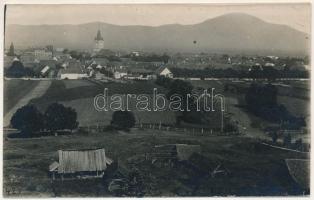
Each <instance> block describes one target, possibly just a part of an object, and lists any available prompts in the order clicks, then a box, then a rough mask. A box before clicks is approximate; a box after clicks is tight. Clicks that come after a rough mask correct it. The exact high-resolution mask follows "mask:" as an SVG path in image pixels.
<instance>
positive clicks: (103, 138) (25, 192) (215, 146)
mask: <svg viewBox="0 0 314 200" xmlns="http://www.w3.org/2000/svg"><path fill="white" fill-rule="evenodd" d="M173 143H181V144H199V145H201V149H202V154H203V155H204V156H206V157H207V158H208V159H209V160H210V162H213V163H223V164H224V166H226V168H227V169H228V170H229V174H228V175H227V176H222V177H215V178H208V177H207V178H206V177H204V176H197V175H196V174H194V173H192V172H190V171H189V170H188V169H185V168H184V167H183V168H182V167H174V168H172V167H157V166H155V165H153V164H151V162H145V161H144V162H143V161H140V160H141V158H143V156H144V155H145V153H149V152H151V151H152V147H153V146H154V145H159V144H173ZM95 147H101V148H105V150H106V155H108V156H109V157H111V158H113V159H114V160H115V161H117V160H118V161H119V165H121V166H124V167H125V168H127V169H130V168H132V167H136V168H138V169H139V170H140V171H141V173H142V174H143V176H144V183H145V185H149V186H150V187H149V188H147V190H146V196H189V195H193V196H215V195H238V196H251V195H253V196H254V195H257V196H258V195H286V194H296V193H297V190H296V185H295V183H294V181H293V180H292V178H291V177H290V176H289V174H288V170H287V168H286V166H285V162H284V159H286V158H304V155H303V156H302V155H299V154H297V153H293V152H287V151H282V150H277V149H271V148H269V147H265V146H263V145H261V144H259V143H257V142H255V141H254V140H252V139H249V138H242V137H222V136H221V137H206V136H193V135H190V134H189V135H182V134H177V133H172V132H158V131H157V130H132V131H131V132H130V133H117V132H103V133H94V134H89V135H80V134H76V135H73V136H58V137H53V136H52V137H42V138H29V139H5V140H4V162H3V163H4V165H3V167H4V168H3V170H4V171H3V173H4V184H3V185H4V194H5V196H19V195H22V196H46V197H47V196H48V197H49V196H55V195H57V196H63V197H65V196H110V195H111V194H109V193H108V192H107V191H106V189H105V187H104V186H103V185H102V182H101V180H92V181H91V180H80V181H79V180H77V181H64V182H58V181H55V182H52V181H51V179H50V178H49V176H48V166H49V165H50V164H51V163H52V162H53V161H54V160H57V150H59V149H81V148H84V149H86V148H95ZM134 160H135V161H136V162H135V163H136V164H134ZM215 166H216V165H213V166H212V167H215ZM186 170H188V171H186ZM8 192H10V193H8Z"/></svg>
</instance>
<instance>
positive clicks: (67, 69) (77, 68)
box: [58, 60, 88, 79]
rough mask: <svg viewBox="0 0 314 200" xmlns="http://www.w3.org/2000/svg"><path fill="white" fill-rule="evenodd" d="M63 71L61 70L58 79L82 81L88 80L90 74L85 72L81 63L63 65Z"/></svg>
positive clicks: (71, 62)
mask: <svg viewBox="0 0 314 200" xmlns="http://www.w3.org/2000/svg"><path fill="white" fill-rule="evenodd" d="M62 67H64V68H63V69H60V70H59V74H58V77H59V78H60V79H81V78H87V77H88V74H87V73H85V72H84V69H83V66H82V65H81V63H80V61H77V60H71V61H69V62H68V63H65V64H64V65H62Z"/></svg>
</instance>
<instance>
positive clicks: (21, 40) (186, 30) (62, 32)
mask: <svg viewBox="0 0 314 200" xmlns="http://www.w3.org/2000/svg"><path fill="white" fill-rule="evenodd" d="M98 28H100V30H101V32H102V35H103V37H104V40H105V46H106V48H108V49H113V50H143V51H155V52H167V51H169V52H231V53H232V52H233V53H263V54H293V55H305V54H307V53H308V52H309V48H310V36H309V35H308V34H306V33H303V32H301V31H298V30H295V29H293V28H291V27H289V26H286V25H279V24H271V23H268V22H265V21H263V20H261V19H259V18H257V17H254V16H251V15H247V14H242V13H232V14H226V15H222V16H218V17H215V18H212V19H209V20H206V21H204V22H202V23H199V24H194V25H179V24H168V25H162V26H158V27H151V26H139V25H127V26H120V25H113V24H107V23H101V22H91V23H85V24H80V25H7V26H6V30H5V31H6V32H5V33H6V34H5V35H6V37H5V45H6V47H8V46H9V45H10V43H11V42H14V45H15V46H17V47H22V48H26V47H30V46H45V45H47V44H52V45H54V46H55V47H64V48H70V49H91V48H93V42H94V41H93V39H94V37H95V35H96V32H97V29H98ZM193 41H196V42H195V43H194V42H193Z"/></svg>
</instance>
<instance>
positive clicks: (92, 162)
mask: <svg viewBox="0 0 314 200" xmlns="http://www.w3.org/2000/svg"><path fill="white" fill-rule="evenodd" d="M58 156H59V162H56V161H55V162H53V163H52V164H51V165H50V166H49V172H50V173H51V175H52V178H53V179H55V178H57V177H61V179H62V180H63V179H64V178H101V177H102V176H103V175H104V172H105V171H106V169H107V167H108V165H111V164H112V163H113V160H112V159H110V158H108V157H107V156H106V154H105V149H103V148H101V149H84V150H59V151H58Z"/></svg>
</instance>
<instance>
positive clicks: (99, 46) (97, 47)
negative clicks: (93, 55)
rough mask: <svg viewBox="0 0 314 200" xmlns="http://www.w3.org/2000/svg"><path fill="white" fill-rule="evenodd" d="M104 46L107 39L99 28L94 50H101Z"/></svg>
mask: <svg viewBox="0 0 314 200" xmlns="http://www.w3.org/2000/svg"><path fill="white" fill-rule="evenodd" d="M104 47H105V41H104V39H103V37H102V36H101V33H100V30H98V32H97V36H96V37H95V47H94V52H99V51H100V50H101V49H103V48H104Z"/></svg>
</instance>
